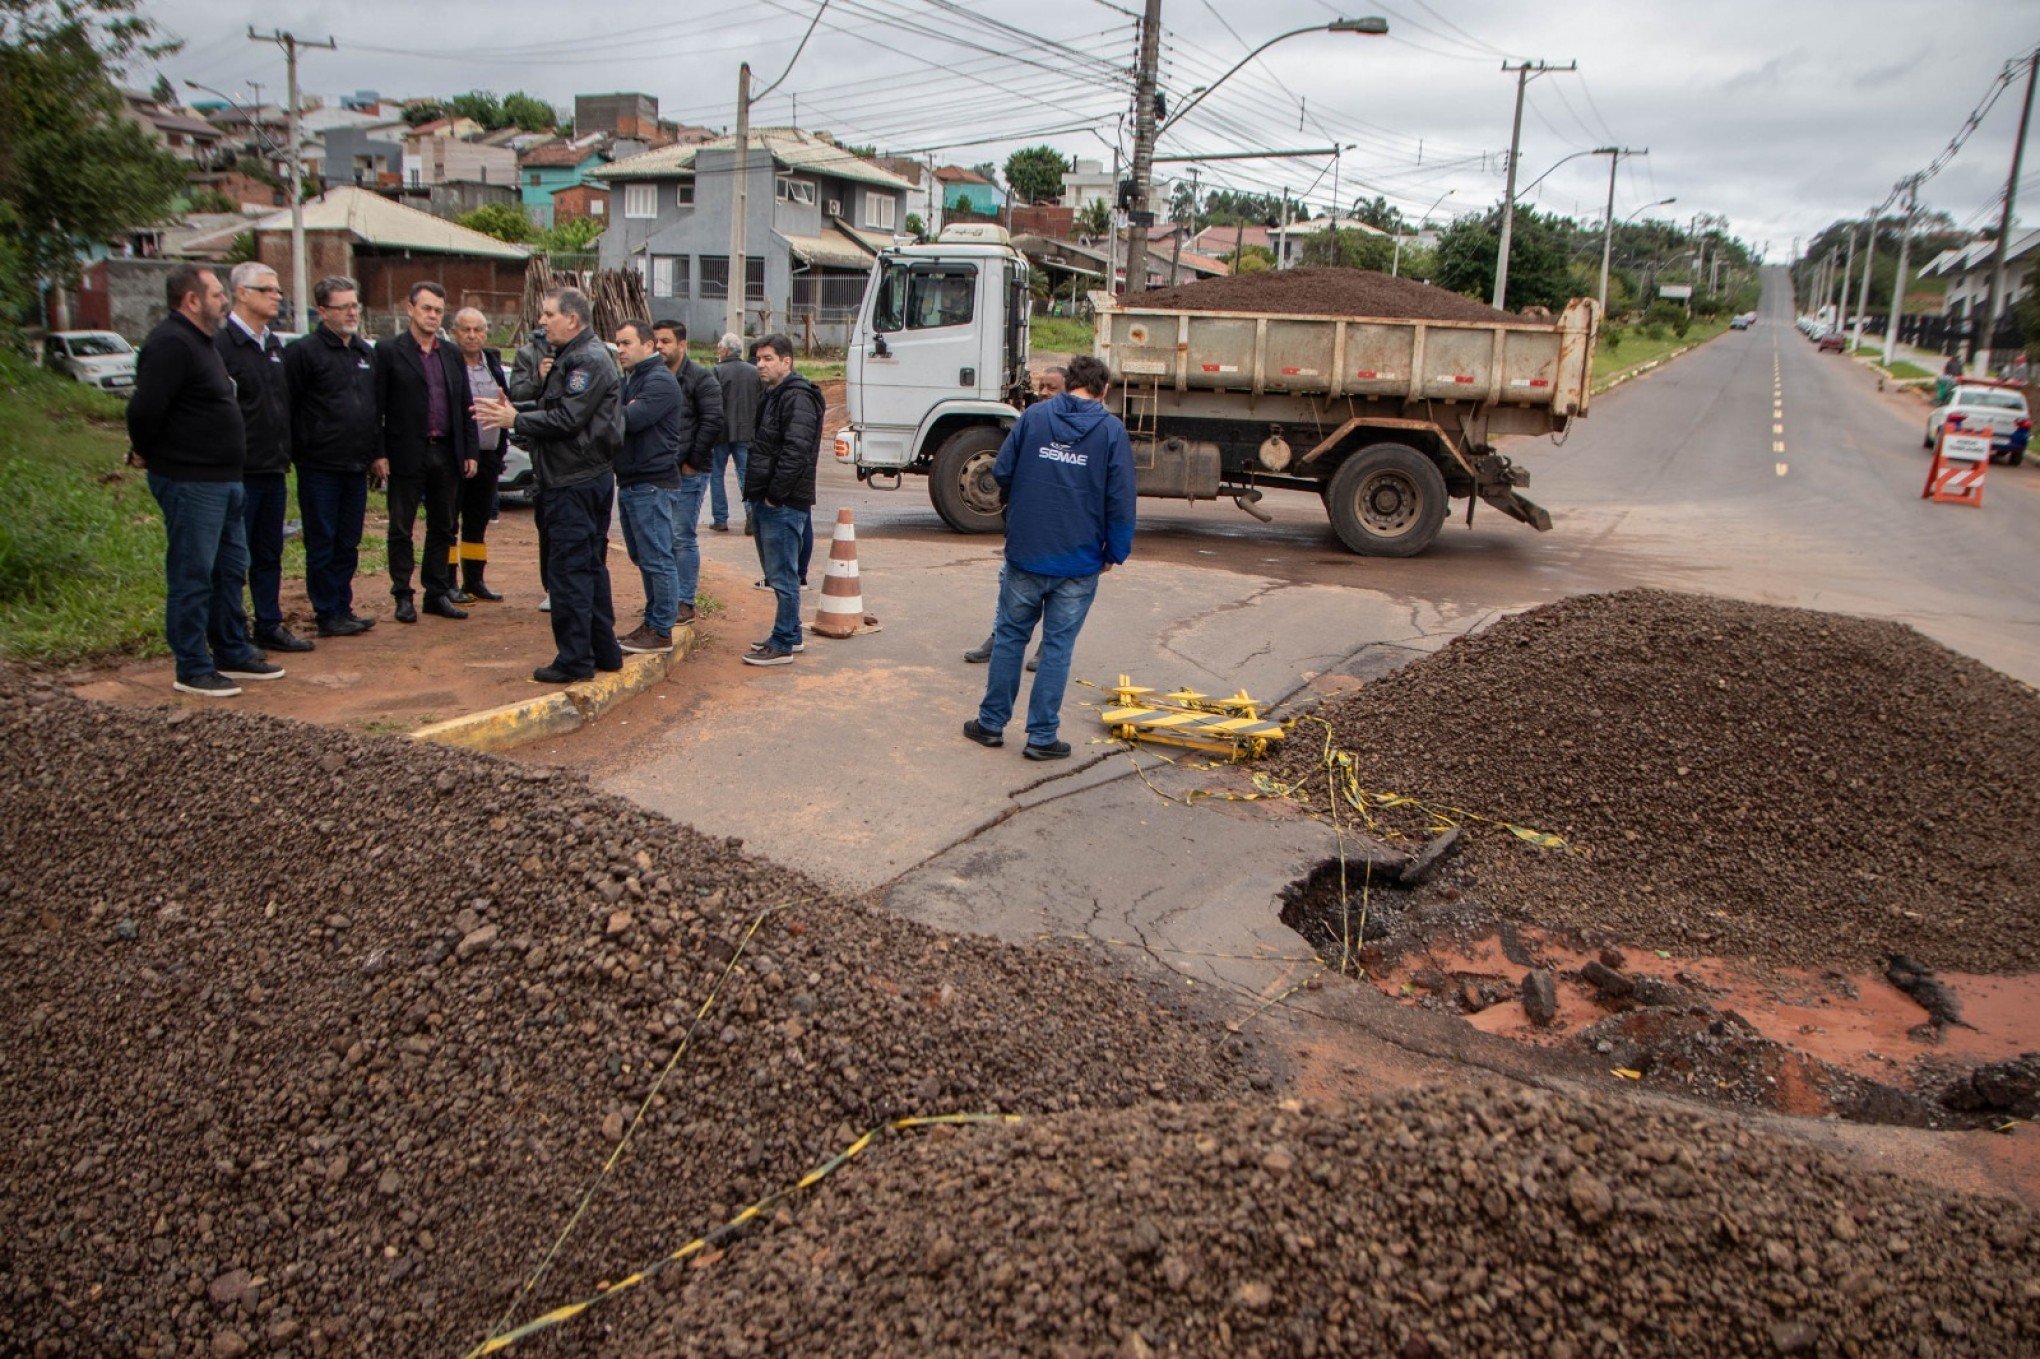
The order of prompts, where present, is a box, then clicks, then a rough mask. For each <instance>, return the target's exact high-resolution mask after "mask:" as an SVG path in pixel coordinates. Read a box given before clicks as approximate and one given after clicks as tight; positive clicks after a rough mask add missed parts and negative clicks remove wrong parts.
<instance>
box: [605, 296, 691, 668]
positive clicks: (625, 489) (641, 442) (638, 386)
mask: <svg viewBox="0 0 2040 1359" xmlns="http://www.w3.org/2000/svg"><path fill="white" fill-rule="evenodd" d="M651 331H652V324H651V322H649V321H640V320H637V319H635V318H633V319H631V320H627V321H625V322H624V323H623V324H622V325H620V326H618V327H617V328H616V357H617V359H618V360H619V361H620V362H621V363H622V364H623V389H622V401H623V450H622V451H621V452H620V453H618V454H617V455H616V508H617V517H618V518H620V519H621V520H622V521H623V545H624V548H625V550H627V551H628V552H629V553H630V559H631V561H632V562H634V563H635V564H636V565H637V569H638V574H639V575H641V576H642V577H643V578H644V585H645V615H644V622H643V623H641V624H640V625H639V626H638V627H637V628H635V629H633V630H632V631H631V632H630V633H629V634H627V635H625V636H623V637H619V638H618V639H617V641H618V643H619V644H620V645H621V646H622V647H623V649H624V650H625V651H638V652H645V651H671V650H672V649H673V627H674V625H675V624H676V623H691V622H693V621H694V601H693V600H692V599H691V598H690V599H687V600H685V601H684V602H683V600H682V599H681V596H680V567H679V564H678V563H677V561H676V560H675V554H674V551H673V539H674V533H675V531H676V525H675V524H674V522H673V521H674V518H675V516H676V514H677V511H678V509H679V504H680V483H681V480H682V478H681V471H682V470H683V469H682V468H681V466H680V457H681V445H680V421H681V414H680V412H681V408H682V407H683V406H685V405H686V404H687V403H686V398H685V397H684V396H683V395H682V394H681V391H680V383H679V380H678V379H677V378H675V377H674V376H673V373H672V370H671V369H669V368H668V367H666V361H665V359H664V358H662V357H661V356H660V354H659V351H658V348H657V347H656V345H655V344H654V343H653V339H652V334H651Z"/></svg>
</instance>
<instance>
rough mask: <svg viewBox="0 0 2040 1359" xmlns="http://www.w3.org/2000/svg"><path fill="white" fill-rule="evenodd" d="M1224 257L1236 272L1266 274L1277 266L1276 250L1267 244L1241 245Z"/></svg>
mask: <svg viewBox="0 0 2040 1359" xmlns="http://www.w3.org/2000/svg"><path fill="white" fill-rule="evenodd" d="M1224 259H1225V262H1226V263H1227V264H1230V265H1231V266H1232V267H1233V272H1234V273H1236V274H1265V273H1267V272H1268V271H1269V270H1271V269H1273V268H1274V267H1275V252H1274V251H1272V250H1270V249H1269V248H1268V247H1267V246H1265V245H1247V246H1241V247H1240V249H1239V250H1237V251H1235V252H1234V253H1232V254H1229V255H1226V256H1224Z"/></svg>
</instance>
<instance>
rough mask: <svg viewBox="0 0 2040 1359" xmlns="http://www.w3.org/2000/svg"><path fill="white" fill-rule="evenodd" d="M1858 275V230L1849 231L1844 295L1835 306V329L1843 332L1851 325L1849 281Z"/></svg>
mask: <svg viewBox="0 0 2040 1359" xmlns="http://www.w3.org/2000/svg"><path fill="white" fill-rule="evenodd" d="M1855 273H1856V230H1855V228H1854V227H1851V228H1850V229H1849V256H1848V259H1847V260H1846V261H1845V262H1844V263H1843V265H1842V295H1841V298H1840V300H1839V301H1838V302H1837V303H1836V305H1835V329H1836V330H1842V329H1844V328H1845V327H1847V325H1848V324H1849V280H1850V279H1851V278H1853V277H1854V276H1855Z"/></svg>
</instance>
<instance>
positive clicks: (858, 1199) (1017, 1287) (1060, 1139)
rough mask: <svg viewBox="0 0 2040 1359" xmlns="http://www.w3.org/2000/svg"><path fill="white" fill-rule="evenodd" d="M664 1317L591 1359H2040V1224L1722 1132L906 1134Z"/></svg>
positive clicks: (1508, 1126) (1217, 1112) (1253, 1125)
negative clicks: (746, 1358)
mask: <svg viewBox="0 0 2040 1359" xmlns="http://www.w3.org/2000/svg"><path fill="white" fill-rule="evenodd" d="M656 1286H657V1288H658V1289H663V1290H665V1291H664V1292H663V1293H660V1294H659V1295H658V1296H657V1298H656V1300H655V1301H648V1300H646V1299H642V1298H638V1299H630V1300H626V1299H625V1298H618V1299H617V1300H616V1301H615V1302H614V1303H611V1304H609V1307H611V1308H613V1309H614V1310H613V1311H611V1312H610V1314H609V1315H608V1316H607V1317H606V1318H604V1319H603V1320H604V1324H606V1325H608V1326H610V1327H612V1328H613V1329H614V1332H615V1335H616V1336H617V1337H618V1340H617V1342H616V1343H614V1344H612V1345H610V1346H608V1347H606V1348H605V1349H604V1350H603V1351H602V1352H603V1353H605V1354H613V1355H617V1356H624V1355H630V1356H678V1355H694V1354H719V1355H768V1354H771V1355H777V1354H917V1355H964V1354H971V1355H977V1354H1041V1355H1049V1354H1054V1355H1064V1354H1067V1355H1117V1356H1125V1357H1126V1359H1135V1357H1136V1356H1146V1355H1157V1354H1162V1355H1186V1356H1187V1355H1211V1354H1224V1355H1339V1354H1351V1355H1363V1354H1364V1355H1402V1356H1406V1357H1407V1359H1426V1357H1427V1356H1433V1355H1436V1356H1445V1355H1469V1356H1471V1355H1496V1356H1500V1355H1537V1356H1551V1357H1552V1359H1566V1357H1568V1356H1570V1357H1572V1359H1585V1356H1588V1355H1620V1354H1631V1355H1646V1354H1647V1355H1659V1356H1679V1355H1692V1356H1705V1357H1706V1359H1713V1356H1718V1355H1728V1354H1734V1355H1771V1354H1807V1355H1813V1354H1823V1355H1834V1354H1843V1355H1896V1354H1922V1355H1927V1354H1931V1355H1941V1356H1955V1355H1983V1356H1998V1355H2006V1354H2015V1353H2017V1354H2028V1353H2033V1352H2035V1348H2036V1347H2040V1223H2036V1221H2035V1219H2034V1217H2033V1216H2032V1214H2030V1213H2029V1212H2027V1211H2025V1210H2024V1209H2021V1208H2019V1207H2017V1206H2015V1205H2012V1204H2008V1203H2003V1202H1998V1201H1994V1200H1985V1199H1971V1198H1964V1197H1961V1196H1956V1195H1949V1194H1945V1193H1942V1192H1938V1191H1929V1190H1925V1189H1919V1188H1911V1187H1908V1186H1906V1185H1905V1184H1903V1183H1902V1182H1901V1181H1899V1180H1897V1179H1896V1178H1893V1177H1888V1176H1883V1175H1876V1174H1870V1173H1866V1172H1864V1171H1861V1170H1858V1169H1855V1168H1854V1167H1852V1166H1850V1165H1848V1164H1846V1163H1844V1162H1842V1161H1840V1160H1838V1159H1836V1158H1834V1157H1831V1156H1829V1155H1827V1154H1825V1153H1822V1152H1819V1151H1816V1150H1814V1149H1811V1148H1809V1147H1806V1146H1804V1145H1801V1144H1799V1143H1796V1142H1789V1141H1786V1140H1783V1139H1776V1138H1772V1137H1769V1136H1764V1135H1759V1134H1756V1133H1752V1132H1750V1131H1747V1130H1744V1129H1739V1128H1737V1127H1736V1126H1735V1125H1734V1124H1732V1123H1728V1122H1724V1121H1720V1120H1717V1119H1712V1118H1707V1117H1701V1116H1696V1115H1685V1114H1677V1115H1675V1114H1667V1113H1660V1112H1655V1111H1650V1110H1645V1109H1642V1108H1639V1107H1636V1106H1634V1105H1632V1104H1627V1103H1621V1102H1617V1101H1615V1100H1611V1099H1605V1098H1598V1097H1597V1098H1593V1099H1584V1100H1573V1099H1562V1098H1558V1097H1555V1096H1551V1095H1547V1094H1545V1093H1543V1092H1539V1091H1534V1090H1528V1089H1514V1090H1499V1089H1485V1090H1472V1091H1453V1092H1448V1091H1441V1090H1429V1091H1423V1092H1418V1093H1415V1094H1408V1095H1402V1096H1398V1097H1396V1098H1393V1099H1382V1100H1379V1101H1376V1102H1372V1103H1369V1104H1365V1105H1361V1106H1358V1107H1352V1108H1341V1107H1333V1108H1327V1109H1323V1110H1318V1109H1303V1108H1299V1107H1297V1106H1294V1105H1292V1106H1290V1107H1289V1108H1287V1109H1267V1108H1258V1109H1256V1108H1243V1107H1235V1106H1228V1105H1219V1106H1205V1107H1200V1108H1145V1109H1140V1110H1135V1111H1128V1112H1124V1113H1101V1114H1084V1115H1075V1116H1066V1117H1061V1118H1057V1119H1054V1120H1044V1121H1039V1122H1031V1123H1028V1124H1025V1125H1022V1126H1019V1127H1014V1128H1009V1129H973V1130H971V1131H970V1132H967V1133H962V1134H957V1135H953V1136H944V1135H940V1134H932V1135H931V1134H923V1135H917V1136H916V1137H915V1138H914V1139H913V1140H911V1141H906V1142H903V1143H898V1144H894V1145H891V1146H887V1147H884V1148H882V1149H880V1150H878V1151H875V1152H874V1153H872V1155H871V1158H870V1160H869V1161H868V1162H859V1163H856V1164H854V1165H853V1166H852V1167H851V1168H850V1169H848V1170H846V1171H844V1172H842V1173H841V1174H840V1175H839V1176H838V1177H836V1178H835V1179H832V1180H830V1181H828V1182H826V1183H825V1184H824V1186H823V1187H822V1188H821V1189H820V1190H818V1191H816V1195H815V1197H814V1198H813V1199H812V1200H809V1201H806V1202H805V1203H802V1204H798V1205H796V1206H795V1207H794V1209H793V1210H792V1212H791V1213H790V1214H789V1220H786V1221H785V1222H784V1223H783V1225H781V1226H779V1227H777V1228H774V1229H768V1230H765V1231H764V1232H762V1233H760V1234H759V1235H758V1236H757V1237H755V1238H753V1239H751V1240H748V1241H744V1242H741V1243H739V1244H737V1245H735V1246H733V1247H732V1248H730V1251H729V1254H728V1255H727V1256H726V1257H725V1258H724V1259H722V1260H721V1261H719V1262H717V1263H716V1264H715V1265H714V1266H713V1267H711V1268H708V1269H704V1270H699V1271H695V1270H676V1271H673V1272H672V1274H670V1275H668V1276H665V1277H663V1278H661V1279H660V1280H659V1281H658V1283H657V1285H656ZM647 1313H649V1314H651V1316H652V1318H653V1319H652V1320H651V1321H650V1322H649V1323H646V1322H645V1321H643V1320H641V1318H642V1317H643V1316H644V1315H645V1314H647ZM587 1320H588V1321H589V1322H590V1323H591V1324H592V1323H594V1321H595V1318H594V1317H592V1316H591V1317H590V1318H587Z"/></svg>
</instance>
